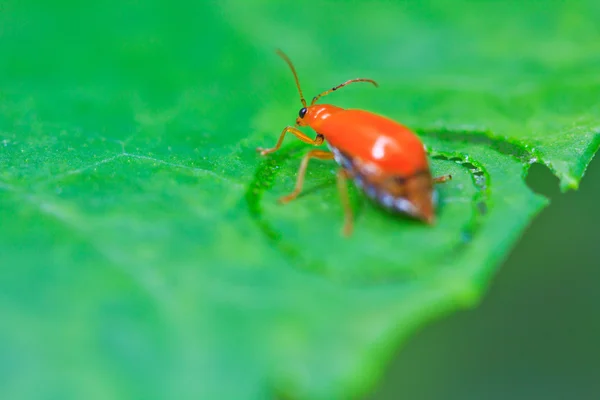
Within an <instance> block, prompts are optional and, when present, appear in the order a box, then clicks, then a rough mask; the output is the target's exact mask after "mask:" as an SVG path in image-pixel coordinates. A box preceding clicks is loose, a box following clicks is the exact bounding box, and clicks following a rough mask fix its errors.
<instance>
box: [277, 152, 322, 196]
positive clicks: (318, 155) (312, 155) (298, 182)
mask: <svg viewBox="0 0 600 400" xmlns="http://www.w3.org/2000/svg"><path fill="white" fill-rule="evenodd" d="M311 158H318V159H319V160H332V159H333V153H330V152H328V151H324V150H311V151H309V152H308V153H306V155H305V156H304V158H302V161H301V162H300V168H298V178H297V179H296V187H295V188H294V191H293V192H292V193H290V194H288V195H287V196H283V197H282V198H280V199H279V202H280V203H284V204H285V203H288V202H290V201H292V200H294V199H295V198H296V197H298V195H299V194H300V192H301V191H302V186H303V185H304V176H305V175H306V168H307V167H308V161H309V160H310V159H311Z"/></svg>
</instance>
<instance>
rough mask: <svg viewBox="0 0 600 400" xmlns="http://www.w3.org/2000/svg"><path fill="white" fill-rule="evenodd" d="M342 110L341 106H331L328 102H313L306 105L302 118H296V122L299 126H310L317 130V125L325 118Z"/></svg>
mask: <svg viewBox="0 0 600 400" xmlns="http://www.w3.org/2000/svg"><path fill="white" fill-rule="evenodd" d="M342 110H343V108H341V107H336V106H332V105H330V104H315V105H312V106H308V107H306V114H305V115H304V118H298V119H297V120H296V123H297V124H298V125H300V126H310V127H311V128H312V129H313V130H315V131H317V132H318V131H319V127H320V126H321V124H322V123H323V122H325V120H326V119H327V118H329V117H330V116H332V115H333V114H335V113H337V112H339V111H342Z"/></svg>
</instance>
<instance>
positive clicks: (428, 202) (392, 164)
mask: <svg viewBox="0 0 600 400" xmlns="http://www.w3.org/2000/svg"><path fill="white" fill-rule="evenodd" d="M277 54H278V55H279V56H281V58H283V59H284V60H285V62H286V63H287V64H288V65H289V67H290V69H291V70H292V73H293V74H294V79H295V81H296V86H297V87H298V92H299V93H300V101H301V102H302V108H301V109H300V112H299V115H298V118H297V119H296V127H293V126H287V127H286V128H284V129H283V131H282V132H281V135H280V136H279V140H278V141H277V143H276V144H275V146H274V147H272V148H270V149H263V148H258V149H257V151H259V152H260V154H261V155H263V156H264V155H266V154H269V153H272V152H274V151H276V150H278V149H279V148H280V147H281V143H282V142H283V139H284V137H285V135H286V133H291V134H292V135H294V136H296V137H297V138H298V139H300V140H302V141H303V142H305V143H309V144H312V145H315V146H319V145H321V144H323V142H324V141H327V145H328V147H329V149H330V150H331V152H328V151H324V150H311V151H309V152H308V153H307V154H306V155H305V156H304V158H303V159H302V162H301V163H300V168H299V170H298V178H297V181H296V187H295V189H294V191H292V193H290V194H289V195H287V196H284V197H282V198H281V199H280V202H282V203H287V202H289V201H291V200H293V199H295V198H296V197H297V196H298V195H299V194H300V192H301V191H302V185H303V183H304V175H305V174H306V168H307V166H308V161H309V160H310V159H311V158H318V159H321V160H330V159H335V161H336V162H337V163H338V164H339V165H340V166H341V167H342V168H341V169H340V170H339V171H338V175H337V177H338V188H339V192H340V197H341V201H342V205H343V207H344V214H345V223H344V228H343V232H344V234H346V235H350V234H351V232H352V208H351V207H350V201H349V198H348V186H347V182H346V180H347V179H348V178H353V179H354V182H355V183H356V185H357V186H358V187H359V188H361V189H362V190H363V191H364V192H365V193H366V194H367V196H368V197H370V198H371V199H372V200H374V201H376V202H377V203H379V204H381V205H382V206H383V207H385V208H386V209H388V210H390V211H396V212H400V213H404V214H408V215H410V216H412V217H414V218H417V219H420V220H422V221H425V222H427V223H428V224H433V223H434V221H435V213H434V202H435V192H434V189H433V184H434V183H439V182H445V181H447V180H449V179H451V178H452V176H451V175H445V176H441V177H439V178H434V179H432V177H431V173H430V171H429V163H428V161H427V155H426V153H425V148H424V146H423V143H422V142H421V140H420V139H419V138H418V137H417V136H416V135H415V134H414V133H413V132H412V131H411V130H410V129H408V128H407V127H405V126H404V125H401V124H399V123H398V122H395V121H393V120H391V119H388V118H386V117H383V116H380V115H377V114H374V113H371V112H368V111H363V110H345V109H343V108H340V107H336V106H333V105H329V104H320V105H319V104H315V103H316V102H317V100H319V98H321V97H322V96H325V95H327V94H329V93H331V92H333V91H335V90H337V89H339V88H341V87H343V86H346V85H348V84H350V83H353V82H370V83H372V84H373V85H375V86H377V83H376V82H375V81H373V80H371V79H364V78H357V79H350V80H349V81H346V82H344V83H342V84H340V85H338V86H335V87H333V88H331V89H329V90H327V91H325V92H323V93H321V94H319V95H318V96H316V97H314V98H313V99H312V102H311V103H310V105H307V104H306V100H305V99H304V96H303V95H302V89H301V88H300V82H299V80H298V75H297V74H296V69H295V68H294V65H293V64H292V62H291V60H290V59H289V58H288V57H287V56H286V55H285V54H284V53H283V52H282V51H281V50H278V51H277ZM298 126H310V127H311V128H312V129H313V130H314V131H315V132H316V133H317V137H316V138H315V139H311V138H310V137H308V136H306V135H305V134H304V133H303V132H302V131H301V130H299V129H298V128H297V127H298Z"/></svg>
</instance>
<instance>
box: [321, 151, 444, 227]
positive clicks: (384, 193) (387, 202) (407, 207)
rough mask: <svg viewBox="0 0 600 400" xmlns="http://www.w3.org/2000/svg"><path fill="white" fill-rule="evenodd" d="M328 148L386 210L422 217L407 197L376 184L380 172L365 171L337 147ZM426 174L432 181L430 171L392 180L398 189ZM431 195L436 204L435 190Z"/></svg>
mask: <svg viewBox="0 0 600 400" xmlns="http://www.w3.org/2000/svg"><path fill="white" fill-rule="evenodd" d="M327 146H328V147H329V149H330V150H331V152H332V153H333V156H334V158H335V161H336V162H337V163H338V164H339V165H340V166H341V167H342V168H344V169H345V170H346V171H348V172H349V173H350V175H351V176H352V178H353V180H354V183H355V184H356V186H357V187H358V188H359V189H361V190H362V191H363V192H364V193H365V194H366V195H367V196H368V197H369V198H371V199H372V200H373V201H375V202H377V203H379V204H381V205H382V206H383V207H384V208H386V209H388V210H390V211H396V212H400V213H405V214H408V215H411V216H413V217H420V215H419V211H418V210H417V209H416V207H415V206H414V204H413V203H412V202H410V201H409V200H408V199H407V197H406V196H403V195H397V194H393V193H391V192H390V191H389V190H387V188H386V187H385V185H378V184H377V183H375V182H374V181H377V179H374V178H375V175H377V176H379V175H381V171H380V170H378V169H376V168H372V169H373V171H372V172H370V171H369V170H368V168H367V169H365V168H364V166H359V165H358V163H357V162H356V161H355V159H353V158H352V157H350V156H348V155H347V154H344V153H343V152H341V151H340V150H339V149H337V148H336V147H333V146H331V145H330V144H329V143H328V144H327ZM424 174H426V175H427V179H429V180H430V179H431V177H430V173H429V171H428V170H424V171H419V172H417V173H416V174H413V175H411V176H394V177H392V178H391V179H393V180H394V181H395V184H396V185H398V186H397V187H402V186H404V184H405V183H406V182H408V181H409V180H411V179H415V178H418V177H419V176H420V175H424ZM387 179H389V178H387ZM431 193H432V201H433V203H436V201H437V193H436V192H435V190H432V192H431Z"/></svg>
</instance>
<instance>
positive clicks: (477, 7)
mask: <svg viewBox="0 0 600 400" xmlns="http://www.w3.org/2000/svg"><path fill="white" fill-rule="evenodd" d="M0 8H1V9H2V12H1V13H0V27H1V28H0V51H1V52H2V54H3V55H4V57H2V59H0V221H1V222H0V312H1V315H2V323H1V329H0V389H1V392H2V393H3V394H4V397H6V398H86V399H96V398H97V399H104V398H145V399H148V398H203V399H217V398H218V399H260V398H273V397H276V396H280V397H283V398H307V399H332V398H349V397H356V396H360V395H362V394H364V393H365V391H366V390H368V389H369V388H370V387H372V386H373V385H374V384H375V382H376V380H377V379H378V378H379V376H380V375H381V371H382V369H383V368H384V366H385V361H386V360H387V359H388V358H389V357H390V356H391V354H392V353H393V352H394V351H395V349H396V348H397V347H398V346H399V344H400V343H401V342H403V341H404V340H405V339H406V338H407V337H408V336H409V335H410V334H411V333H413V332H414V331H415V330H416V329H417V328H418V327H419V326H421V325H423V324H424V323H426V322H428V321H430V320H432V319H433V318H435V317H439V316H440V315H441V314H443V313H448V312H451V311H453V310H456V309H458V308H461V307H468V306H473V305H475V304H476V303H477V302H478V301H479V299H480V297H481V295H482V293H483V292H484V291H485V289H486V287H487V285H488V284H489V282H490V279H492V278H493V275H494V273H495V271H496V270H497V268H498V266H499V265H500V263H501V261H502V259H503V258H504V257H506V255H507V253H508V252H509V251H510V249H511V247H512V245H513V244H514V243H515V241H516V240H517V239H518V237H519V236H520V235H521V233H522V232H523V230H524V229H525V228H526V226H527V225H528V224H529V223H530V222H531V220H532V219H533V217H534V216H535V215H536V213H538V212H539V211H540V210H541V209H542V208H543V207H544V206H545V205H546V204H547V201H546V200H545V199H544V198H542V197H541V196H539V195H536V194H534V193H533V192H532V191H531V190H530V189H529V188H528V187H527V185H526V184H525V183H524V177H525V175H526V173H527V170H528V168H529V166H530V165H531V164H532V163H535V162H539V163H543V164H545V165H547V166H548V167H549V168H550V170H551V171H553V172H554V173H555V174H556V176H557V177H558V178H559V179H560V182H561V187H562V188H563V189H569V188H576V187H577V185H578V184H579V181H580V180H581V178H582V176H583V174H584V171H585V168H586V166H587V165H588V163H589V162H590V160H591V158H592V157H593V155H594V153H595V151H596V150H597V149H598V146H599V145H600V134H599V133H600V118H599V116H600V96H598V93H600V81H599V80H598V76H597V71H598V68H599V67H600V32H599V31H598V28H597V26H598V25H597V21H598V20H599V19H600V7H599V6H598V4H597V2H594V1H592V0H589V1H587V2H585V1H580V2H562V1H555V2H550V1H548V2H520V1H519V2H518V1H505V2H477V3H475V2H469V3H464V4H462V3H459V2H456V3H450V2H438V3H434V2H423V3H421V2H402V3H398V4H391V2H385V1H379V2H369V3H366V2H364V3H363V2H358V1H354V2H344V3H341V2H327V1H326V2H313V1H306V2H303V3H302V4H294V5H293V6H284V5H281V4H275V3H274V2H268V1H257V2H253V3H252V5H250V4H249V3H246V2H235V1H231V0H230V1H223V2H219V3H216V2H215V3H214V4H213V3H209V2H189V3H183V2H179V3H178V2H164V3H163V2H159V1H154V2H144V4H141V3H139V2H118V3H117V2H114V3H112V2H100V3H94V4H86V5H85V6H84V5H78V4H71V3H70V2H59V3H56V4H50V3H48V4H41V3H38V2H29V3H27V2H5V3H3V4H1V5H0ZM278 47H279V48H282V49H284V50H285V51H286V52H287V53H288V54H289V55H290V56H291V58H292V59H293V60H294V62H295V63H296V67H297V69H298V71H299V74H300V80H301V83H302V84H303V88H304V91H305V93H306V94H307V95H311V94H312V93H317V92H319V91H320V90H323V89H325V88H329V87H331V86H332V85H333V84H337V83H339V82H342V81H343V80H345V79H348V78H349V77H355V76H359V75H360V76H365V77H370V78H373V79H376V80H377V81H378V82H379V83H380V85H381V86H380V88H379V89H377V90H375V89H373V88H372V87H367V86H366V85H365V86H362V87H361V86H360V85H355V86H354V87H349V88H345V89H344V90H343V91H340V93H336V94H332V95H331V96H329V97H327V101H331V102H332V103H335V104H339V105H341V106H344V107H356V108H363V109H367V110H370V111H373V112H377V113H381V114H385V115H388V116H390V117H393V118H395V119H397V120H399V121H401V122H403V123H405V124H406V125H408V126H410V127H412V128H413V129H415V130H416V131H417V132H418V133H419V134H420V135H421V136H422V138H423V141H424V142H425V144H426V145H427V147H428V148H429V149H430V151H431V156H432V168H433V170H434V172H435V173H436V174H446V173H451V174H452V175H453V176H454V179H453V180H452V181H451V182H448V183H446V184H444V185H440V186H439V187H438V189H439V192H440V198H441V203H440V207H439V222H438V224H437V225H436V226H435V227H433V228H432V227H427V226H424V225H422V224H419V223H416V222H414V221H409V220H407V219H404V218H402V217H395V216H392V215H389V214H387V213H385V212H383V211H382V210H380V209H379V208H378V207H377V206H376V205H374V204H372V203H370V202H368V201H366V200H365V198H364V196H363V195H362V194H361V193H360V192H358V191H356V190H354V191H353V192H352V202H353V206H354V208H355V209H356V211H357V218H356V229H355V234H354V235H353V236H352V237H351V238H349V239H344V238H342V237H341V236H340V235H339V230H340V228H341V224H342V211H341V207H340V205H339V202H338V196H337V193H336V189H335V175H334V174H335V170H336V168H337V167H336V166H335V164H332V163H331V162H318V161H315V162H314V163H311V165H310V170H309V171H310V172H309V174H308V176H307V182H306V188H307V190H306V193H305V195H303V196H302V197H300V198H299V199H298V200H297V201H295V202H292V203H290V204H288V205H286V206H280V205H278V204H277V202H276V199H277V198H278V197H279V196H281V195H283V194H286V193H288V192H289V191H290V190H291V189H292V187H293V184H294V179H295V174H296V170H297V167H298V162H299V159H300V157H301V156H302V155H303V154H304V153H305V152H306V151H307V150H308V146H305V145H302V144H297V143H296V144H294V143H292V142H293V140H292V139H291V138H290V139H287V140H286V143H285V145H284V148H283V149H282V150H281V151H280V152H278V153H275V154H273V155H272V156H269V157H266V158H261V157H259V156H258V155H257V154H256V153H255V151H254V149H255V148H256V147H258V146H270V145H273V144H274V143H275V141H276V139H277V135H278V134H279V132H280V131H281V129H282V128H283V127H284V126H285V125H287V124H290V123H293V121H294V118H295V115H296V114H297V110H298V109H299V107H300V102H299V101H298V97H297V93H296V92H295V89H294V86H293V80H292V77H291V74H290V73H289V70H288V69H287V67H286V66H285V64H284V63H283V62H282V61H281V60H280V59H278V58H277V57H276V56H275V55H274V53H273V50H274V49H275V48H278Z"/></svg>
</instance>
